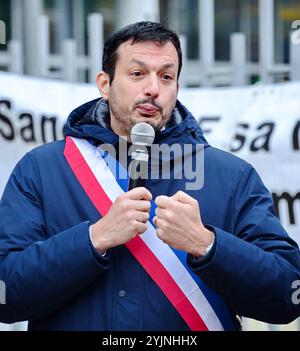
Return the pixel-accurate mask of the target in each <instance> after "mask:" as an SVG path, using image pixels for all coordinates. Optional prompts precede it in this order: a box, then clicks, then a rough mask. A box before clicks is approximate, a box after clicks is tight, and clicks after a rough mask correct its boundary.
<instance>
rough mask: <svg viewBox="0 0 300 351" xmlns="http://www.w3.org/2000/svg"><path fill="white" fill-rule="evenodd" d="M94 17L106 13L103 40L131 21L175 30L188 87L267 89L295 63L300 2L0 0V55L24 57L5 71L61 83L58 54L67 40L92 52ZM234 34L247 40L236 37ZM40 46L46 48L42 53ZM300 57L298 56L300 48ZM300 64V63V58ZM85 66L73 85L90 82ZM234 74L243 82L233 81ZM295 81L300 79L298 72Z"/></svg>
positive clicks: (288, 73) (79, 49)
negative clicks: (1, 37)
mask: <svg viewBox="0 0 300 351" xmlns="http://www.w3.org/2000/svg"><path fill="white" fill-rule="evenodd" d="M95 13H98V14H101V15H102V19H101V21H102V22H101V26H102V27H103V29H102V31H101V36H103V38H105V37H106V36H107V35H108V34H109V33H111V32H112V31H114V30H116V29H118V28H120V27H122V26H124V25H126V24H128V23H131V22H134V21H138V20H147V19H148V20H156V21H160V22H162V23H164V24H167V25H168V26H169V27H171V28H172V29H174V30H175V31H177V32H178V33H179V34H180V35H181V36H182V39H183V46H184V52H185V60H186V70H185V71H184V72H183V75H185V81H184V85H186V86H209V85H218V86H222V85H233V84H232V83H234V79H235V82H236V84H235V85H245V84H249V83H253V82H256V81H258V80H260V81H263V82H267V83H269V82H274V81H275V82H276V81H282V80H287V79H289V78H290V76H291V75H292V73H291V69H290V67H289V66H287V65H288V64H289V63H290V61H291V45H290V43H291V41H290V35H291V32H292V30H293V28H292V25H293V23H296V22H295V21H296V20H299V19H300V2H299V0H226V1H222V0H144V1H143V2H140V1H139V0H126V1H124V0H26V1H24V0H1V4H0V20H2V21H3V22H4V23H5V24H6V44H5V45H4V44H2V45H0V55H1V52H2V53H3V52H4V51H5V50H9V43H10V41H11V40H13V41H14V43H15V42H21V43H22V46H21V47H18V46H17V47H15V46H13V45H12V47H11V50H14V51H12V52H14V53H15V54H14V55H18V53H19V54H20V53H22V55H20V59H19V61H17V62H16V63H15V64H14V67H13V69H10V68H9V67H8V66H9V64H11V60H9V59H6V61H5V58H4V57H3V58H2V60H1V57H0V69H2V70H12V71H16V72H17V73H25V74H32V75H43V72H45V71H46V72H47V73H50V76H51V74H52V76H53V77H56V76H57V77H59V74H57V75H55V71H59V69H58V68H57V67H59V64H57V65H55V62H57V61H55V55H59V54H62V55H63V50H64V49H63V48H62V43H63V42H64V41H65V40H70V39H71V40H74V41H75V43H76V47H75V48H73V52H76V54H77V55H79V56H80V55H81V56H82V57H85V55H88V54H89V52H88V51H89V48H88V41H89V36H90V34H89V31H88V28H89V26H92V24H89V23H88V16H89V15H90V14H95ZM40 15H44V18H45V16H46V18H47V21H48V22H47V23H48V27H45V26H44V27H43V25H42V24H41V22H39V20H40ZM91 23H92V22H91ZM40 25H42V27H41V26H40ZM41 28H44V31H45V33H44V34H47V35H48V38H49V42H47V43H45V41H43V40H41V38H39V37H38V36H39V35H41V32H43V30H42V29H41ZM90 28H91V27H90ZM297 28H298V26H297V24H295V29H297ZM299 28H300V25H299ZM91 31H92V29H91ZM233 33H240V34H242V36H240V37H239V36H236V37H235V38H233V37H232V34H233ZM39 43H41V44H40V46H43V47H44V48H41V47H40V48H37V45H38V44H39ZM70 45H72V44H70ZM299 46H300V45H298V47H299ZM46 49H47V53H49V55H54V57H52V58H50V59H48V61H47V60H46V59H45V60H44V61H45V62H46V61H47V66H46V68H45V67H43V68H41V69H40V71H37V69H36V67H38V66H39V65H40V64H39V62H43V61H42V58H43V56H45V55H44V54H43V52H39V51H40V50H44V51H45V50H46ZM38 50H39V51H38ZM71 53H72V49H70V51H69V54H70V55H71ZM297 53H298V55H297V56H300V54H299V48H297ZM66 55H67V54H66ZM2 56H3V55H2ZM38 60H39V62H36V61H38ZM230 60H231V61H234V62H235V64H236V67H237V68H235V69H232V70H231V71H230V68H231V66H228V65H226V64H227V63H228V62H229V61H230ZM79 61H80V58H79ZM295 61H297V62H299V57H298V59H295V60H294V62H295ZM5 62H8V63H9V64H6V65H5ZM53 62H54V63H53ZM99 64H100V58H99ZM51 65H52V66H51ZM295 65H296V64H295ZM44 66H45V64H44ZM56 66H57V67H56ZM79 66H80V65H79ZM80 67H81V72H79V73H78V74H77V72H76V76H75V77H73V78H72V74H70V75H69V79H68V80H71V79H74V80H76V81H92V79H93V78H92V79H91V77H90V79H89V78H88V75H89V73H87V72H86V70H85V69H84V67H85V66H84V65H82V66H80ZM99 67H100V66H99ZM298 67H299V66H298ZM94 71H95V69H94ZM94 71H93V70H92V72H94ZM232 71H234V72H235V73H238V74H239V75H240V77H235V78H234V77H233V78H232V76H230V72H231V73H232ZM294 71H295V70H294ZM41 72H42V73H41ZM51 72H52V73H51ZM294 73H295V72H294ZM44 75H46V76H47V74H44ZM73 76H74V74H73ZM294 76H296V77H297V79H298V78H299V77H298V74H297V73H295V74H294ZM62 77H63V76H62ZM70 77H71V78H70ZM294 79H295V78H294Z"/></svg>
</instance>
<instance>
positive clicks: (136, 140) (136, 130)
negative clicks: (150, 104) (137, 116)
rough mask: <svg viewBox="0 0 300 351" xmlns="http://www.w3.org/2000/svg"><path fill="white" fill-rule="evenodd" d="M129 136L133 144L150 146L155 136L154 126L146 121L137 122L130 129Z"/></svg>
mask: <svg viewBox="0 0 300 351" xmlns="http://www.w3.org/2000/svg"><path fill="white" fill-rule="evenodd" d="M130 138H131V142H132V144H134V145H144V146H150V145H151V144H152V143H153V141H154V138H155V131H154V128H153V127H152V126H151V125H150V124H148V123H144V122H141V123H137V124H136V125H135V126H133V128H132V129H131V132H130Z"/></svg>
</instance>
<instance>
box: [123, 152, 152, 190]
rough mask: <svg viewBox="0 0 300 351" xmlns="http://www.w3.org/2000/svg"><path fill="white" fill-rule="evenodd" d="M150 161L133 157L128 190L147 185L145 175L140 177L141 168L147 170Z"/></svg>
mask: <svg viewBox="0 0 300 351" xmlns="http://www.w3.org/2000/svg"><path fill="white" fill-rule="evenodd" d="M147 166H148V162H146V161H141V160H135V159H133V160H132V161H131V164H130V170H129V182H128V191H129V190H132V189H134V188H138V187H144V186H145V177H140V175H141V169H142V170H145V167H147Z"/></svg>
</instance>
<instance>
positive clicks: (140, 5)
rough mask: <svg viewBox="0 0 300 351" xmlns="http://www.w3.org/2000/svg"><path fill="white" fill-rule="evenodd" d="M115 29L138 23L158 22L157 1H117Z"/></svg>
mask: <svg viewBox="0 0 300 351" xmlns="http://www.w3.org/2000/svg"><path fill="white" fill-rule="evenodd" d="M117 13H118V20H117V29H120V28H122V27H124V26H126V25H128V24H130V23H134V22H138V21H156V22H157V21H159V0H143V1H140V0H126V1H125V0H119V1H118V10H117Z"/></svg>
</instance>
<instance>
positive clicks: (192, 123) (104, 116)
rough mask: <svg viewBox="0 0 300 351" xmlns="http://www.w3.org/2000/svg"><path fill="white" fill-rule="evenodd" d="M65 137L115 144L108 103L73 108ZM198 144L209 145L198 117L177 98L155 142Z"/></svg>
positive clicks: (117, 138)
mask: <svg viewBox="0 0 300 351" xmlns="http://www.w3.org/2000/svg"><path fill="white" fill-rule="evenodd" d="M64 136H65V137H66V136H72V137H76V138H85V139H93V141H94V142H95V143H97V144H102V143H106V144H116V143H117V142H118V140H119V136H118V135H116V134H115V133H114V132H113V130H112V129H111V128H110V115H109V108H108V104H107V102H106V101H105V100H104V99H103V98H99V99H95V100H92V101H89V102H87V103H85V104H83V105H81V106H79V107H77V108H76V109H75V110H74V111H72V112H71V113H70V115H69V117H68V119H67V122H66V124H65V127H64ZM188 142H191V143H197V144H203V145H204V147H207V146H209V145H208V143H207V141H206V139H205V138H204V136H203V133H202V130H201V129H200V127H199V125H198V123H197V121H196V119H195V118H194V117H193V115H192V114H191V113H190V112H189V111H188V110H187V108H186V107H185V106H183V105H182V104H181V103H180V102H179V101H178V100H177V102H176V107H175V109H174V111H173V113H172V116H171V118H170V120H169V121H168V123H167V124H166V126H165V128H164V129H163V130H162V131H160V132H158V133H156V136H155V140H154V143H157V144H161V143H166V144H170V145H171V144H174V143H188Z"/></svg>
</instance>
